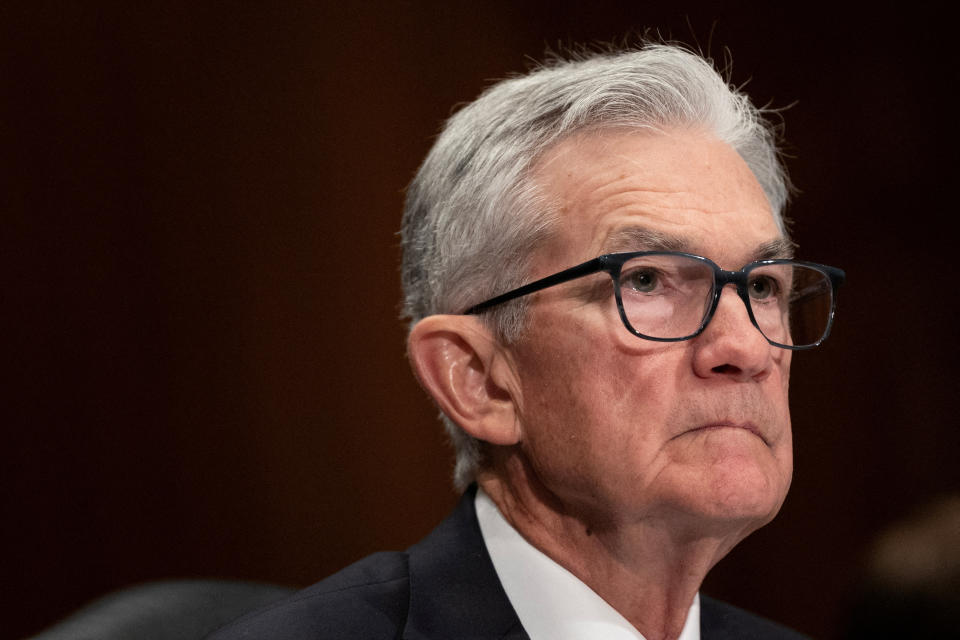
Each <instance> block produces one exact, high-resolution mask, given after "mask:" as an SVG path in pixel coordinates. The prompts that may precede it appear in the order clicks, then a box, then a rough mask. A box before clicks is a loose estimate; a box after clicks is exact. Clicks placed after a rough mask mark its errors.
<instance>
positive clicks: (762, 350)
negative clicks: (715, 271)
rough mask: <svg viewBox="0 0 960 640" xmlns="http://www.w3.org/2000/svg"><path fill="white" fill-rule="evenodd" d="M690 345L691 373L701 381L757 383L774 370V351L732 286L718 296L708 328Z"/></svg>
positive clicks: (725, 288) (724, 289)
mask: <svg viewBox="0 0 960 640" xmlns="http://www.w3.org/2000/svg"><path fill="white" fill-rule="evenodd" d="M691 342H692V343H693V344H692V346H693V348H694V355H693V368H694V372H695V373H696V375H697V376H698V377H701V378H715V377H723V378H727V379H733V380H736V381H738V382H747V381H750V380H757V381H759V380H763V379H764V378H766V377H767V376H768V375H769V374H770V372H771V371H772V369H773V350H774V349H775V347H773V346H772V345H771V344H770V343H769V342H767V339H766V338H764V337H763V334H762V333H760V330H759V329H757V327H755V326H754V325H753V323H752V322H751V321H750V315H749V314H748V312H747V307H746V305H745V304H744V301H743V300H742V299H741V298H740V297H739V296H738V294H737V291H736V288H735V287H734V286H733V285H727V286H726V287H724V288H723V290H722V291H721V292H720V299H719V300H718V301H717V308H716V311H715V312H714V314H713V318H711V320H710V324H708V325H707V327H706V329H704V330H703V333H701V334H700V335H699V336H697V337H696V338H694V339H693V340H692V341H691Z"/></svg>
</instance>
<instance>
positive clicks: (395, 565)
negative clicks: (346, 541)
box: [209, 552, 410, 640]
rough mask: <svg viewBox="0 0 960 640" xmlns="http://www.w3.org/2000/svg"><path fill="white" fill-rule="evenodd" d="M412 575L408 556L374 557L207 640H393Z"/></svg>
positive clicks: (386, 554)
mask: <svg viewBox="0 0 960 640" xmlns="http://www.w3.org/2000/svg"><path fill="white" fill-rule="evenodd" d="M408 575H409V574H408V560H407V554H406V553H400V552H384V553H376V554H374V555H372V556H368V557H366V558H364V559H363V560H360V561H359V562H356V563H354V564H352V565H350V566H349V567H347V568H345V569H343V570H342V571H339V572H338V573H335V574H333V575H332V576H330V577H329V578H326V579H324V580H322V581H320V582H318V583H316V584H314V585H313V586H310V587H307V588H306V589H303V590H302V591H298V592H296V593H294V594H292V595H290V596H288V597H286V598H284V599H283V600H280V601H278V602H275V603H273V604H271V605H270V606H268V607H266V608H264V609H261V610H259V611H254V612H253V613H250V614H247V615H245V616H243V617H241V618H240V619H238V620H236V621H234V622H231V623H230V624H229V625H227V626H226V627H224V628H222V629H220V630H219V631H217V632H216V633H214V634H213V635H211V636H210V637H209V640H233V639H239V638H267V637H269V638H278V639H280V638H282V639H284V640H298V639H300V638H304V639H306V638H311V639H323V638H338V639H340V638H343V639H347V640H349V639H350V638H364V639H366V638H370V639H376V638H394V637H396V636H397V632H398V629H401V628H403V625H404V622H405V620H406V616H407V610H408V605H409V598H410V580H409V577H408Z"/></svg>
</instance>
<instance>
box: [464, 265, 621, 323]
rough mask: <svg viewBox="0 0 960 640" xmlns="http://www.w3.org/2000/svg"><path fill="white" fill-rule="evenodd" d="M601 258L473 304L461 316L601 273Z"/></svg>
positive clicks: (602, 268) (604, 266)
mask: <svg viewBox="0 0 960 640" xmlns="http://www.w3.org/2000/svg"><path fill="white" fill-rule="evenodd" d="M603 257H604V256H600V257H599V258H594V259H593V260H588V261H586V262H584V263H582V264H578V265H577V266H575V267H570V268H569V269H564V270H563V271H561V272H559V273H555V274H553V275H551V276H547V277H546V278H541V279H539V280H534V281H533V282H530V283H528V284H525V285H523V286H522V287H519V288H517V289H514V290H512V291H508V292H506V293H503V294H500V295H499V296H496V297H495V298H490V299H489V300H485V301H484V302H481V303H479V304H475V305H473V306H472V307H470V308H469V309H467V310H466V311H464V312H463V315H467V316H469V315H475V314H478V313H481V312H483V311H486V310H487V309H490V308H492V307H495V306H497V305H500V304H503V303H504V302H509V301H510V300H515V299H516V298H522V297H523V296H525V295H529V294H531V293H535V292H537V291H540V290H541V289H546V288H547V287H552V286H554V285H557V284H562V283H564V282H569V281H570V280H576V279H577V278H582V277H583V276H588V275H590V274H591V273H596V272H597V271H603V270H604V269H605V268H606V262H605V261H604V260H603Z"/></svg>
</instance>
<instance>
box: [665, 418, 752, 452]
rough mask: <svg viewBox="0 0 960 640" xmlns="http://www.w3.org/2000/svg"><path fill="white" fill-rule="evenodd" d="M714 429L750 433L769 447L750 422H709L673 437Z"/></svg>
mask: <svg viewBox="0 0 960 640" xmlns="http://www.w3.org/2000/svg"><path fill="white" fill-rule="evenodd" d="M716 429H735V430H739V431H746V432H748V433H752V434H753V435H755V436H756V437H758V438H760V440H761V441H762V442H763V443H764V444H765V445H767V446H770V443H769V442H767V439H766V438H765V437H764V436H763V434H762V433H761V432H760V429H758V428H757V425H755V424H753V423H752V422H727V421H723V420H721V421H717V422H711V423H709V424H704V425H701V426H699V427H694V428H693V429H688V430H687V431H684V432H683V433H681V434H679V435H677V436H675V437H678V438H679V437H680V436H682V435H686V434H690V433H698V432H703V431H713V430H716Z"/></svg>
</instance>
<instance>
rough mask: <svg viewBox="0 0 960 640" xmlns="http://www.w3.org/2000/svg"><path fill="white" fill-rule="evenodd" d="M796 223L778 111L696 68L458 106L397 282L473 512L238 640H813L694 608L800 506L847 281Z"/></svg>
mask: <svg viewBox="0 0 960 640" xmlns="http://www.w3.org/2000/svg"><path fill="white" fill-rule="evenodd" d="M785 200H786V186H785V178H784V175H783V170H782V168H781V166H780V164H779V162H778V159H777V151H776V148H775V145H774V141H773V136H772V134H771V130H770V128H769V126H768V125H767V124H766V122H765V121H764V119H763V117H762V114H761V112H760V111H759V110H757V109H756V108H754V107H753V106H752V105H751V104H750V102H749V100H748V99H747V98H746V96H744V95H743V94H741V93H738V92H737V91H736V90H734V89H731V88H730V87H729V86H727V84H726V83H725V82H724V81H723V79H722V78H721V77H720V76H719V75H718V74H717V73H716V72H715V71H714V70H713V69H712V67H711V66H710V65H709V63H708V62H706V61H704V60H703V59H701V58H700V57H698V56H696V55H694V54H691V53H689V52H687V51H684V50H682V49H679V48H676V47H671V46H665V45H651V46H647V47H645V48H643V49H642V50H639V51H629V52H623V53H617V54H601V55H590V56H583V57H580V58H578V59H576V60H572V61H554V62H552V63H550V64H548V65H546V66H544V67H542V68H539V69H536V70H535V71H533V72H531V73H529V74H527V75H526V76H523V77H517V78H512V79H509V80H506V81H503V82H500V83H498V84H496V85H494V86H493V87H491V88H490V89H489V90H488V91H486V92H485V93H484V94H483V95H482V96H481V97H480V98H479V99H477V100H476V101H475V102H473V103H472V104H470V105H468V106H466V107H464V108H463V109H461V110H460V111H459V112H458V113H457V114H456V115H454V116H453V117H452V118H451V119H450V121H449V122H448V123H447V125H446V127H445V129H444V131H443V134H442V135H441V136H440V138H439V139H438V140H437V142H436V144H435V145H434V147H433V149H432V150H431V152H430V154H429V156H428V157H427V159H426V161H425V162H424V164H423V166H422V167H421V169H420V171H419V173H418V174H417V176H416V178H415V179H414V181H413V183H412V184H411V186H410V188H409V192H408V197H407V207H406V211H405V214H404V221H403V248H404V258H403V283H404V289H405V295H406V306H405V309H406V313H407V314H408V315H409V317H410V319H411V327H410V333H409V340H408V351H409V357H410V361H411V363H412V366H413V369H414V371H415V372H416V375H417V377H418V378H419V380H420V382H421V383H422V385H423V387H424V388H425V389H426V390H427V392H428V393H429V394H430V395H431V397H432V398H433V399H434V400H435V401H436V403H437V404H438V405H439V407H440V409H441V410H442V412H443V415H444V420H445V422H446V425H447V428H448V430H449V432H450V435H451V437H452V440H453V442H454V445H455V447H456V451H457V464H456V472H455V474H456V482H457V484H458V486H459V488H461V489H463V490H464V491H465V493H464V497H463V499H462V500H461V502H460V504H459V506H458V507H457V509H456V510H455V512H454V513H453V514H452V515H451V516H450V517H449V518H448V519H447V520H446V521H445V522H443V523H442V524H441V525H440V526H439V527H438V528H437V529H436V530H435V531H434V532H433V533H431V534H430V535H429V536H428V537H427V538H425V539H424V540H423V541H422V542H420V543H419V544H417V545H415V546H413V547H411V548H410V549H409V550H407V551H406V552H396V553H385V554H377V555H374V556H371V557H370V558H367V559H365V560H361V561H360V562H358V563H357V564H355V565H352V566H351V567H348V568H347V569H344V570H343V571H341V572H340V573H338V574H336V575H334V576H332V577H330V578H328V579H326V580H324V581H322V582H320V583H318V584H316V585H314V586H313V587H310V588H308V589H306V590H305V591H302V592H300V593H299V594H297V595H295V596H294V597H292V598H290V599H288V600H286V601H284V602H282V603H280V604H279V605H276V606H274V607H272V608H271V609H269V610H267V611H266V612H262V613H257V614H254V615H251V616H248V617H247V618H245V619H242V620H241V621H239V622H237V623H235V624H234V625H233V626H232V627H230V628H228V629H227V630H224V631H223V635H222V636H217V637H222V638H227V637H241V636H242V637H271V638H321V637H322V638H411V639H413V638H533V639H546V640H556V639H564V638H570V639H573V638H578V639H579V638H583V639H586V638H603V639H610V638H646V639H647V640H660V639H663V638H671V639H672V638H678V637H679V638H682V639H683V640H690V639H696V638H703V639H704V640H709V639H712V638H794V637H798V636H797V635H796V634H795V633H793V632H792V631H789V630H787V629H784V628H783V627H780V626H778V625H776V624H774V623H771V622H768V621H765V620H763V619H760V618H757V617H755V616H752V615H751V614H748V613H745V612H743V611H741V610H739V609H735V608H733V607H731V606H729V605H725V604H722V603H719V602H717V601H715V600H711V599H709V598H708V597H706V596H700V595H699V589H700V585H701V583H702V582H703V579H704V576H706V574H707V572H708V571H709V570H710V569H711V567H713V565H714V564H716V562H717V561H718V560H720V559H721V558H722V557H723V556H724V555H725V554H726V553H727V552H728V551H730V549H732V548H733V546H734V545H736V544H737V543H738V542H740V541H741V540H742V539H743V538H744V537H746V536H747V535H748V534H749V533H751V532H752V531H754V530H756V529H757V528H758V527H761V526H762V525H764V524H765V523H767V522H769V521H770V520H771V519H772V518H773V517H774V516H775V515H776V513H777V511H778V510H779V508H780V505H781V504H782V503H783V500H784V498H785V496H786V494H787V489H788V487H789V486H790V478H791V473H792V453H791V432H790V414H789V410H788V405H787V388H788V383H789V375H790V359H791V355H792V353H793V351H794V350H797V349H804V348H809V347H814V346H816V345H818V344H820V342H822V341H823V339H825V338H826V336H827V334H828V333H829V330H830V325H831V322H832V317H833V308H834V294H835V290H836V287H837V286H838V285H839V284H840V282H841V281H842V278H843V273H842V272H841V271H839V270H837V269H834V268H831V267H826V266H823V265H816V264H811V263H806V262H797V261H794V260H793V259H792V258H793V256H792V244H791V242H790V239H789V237H788V235H787V231H786V225H785V223H784V219H783V215H782V209H783V207H784V204H785Z"/></svg>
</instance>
